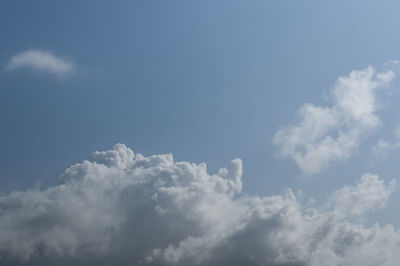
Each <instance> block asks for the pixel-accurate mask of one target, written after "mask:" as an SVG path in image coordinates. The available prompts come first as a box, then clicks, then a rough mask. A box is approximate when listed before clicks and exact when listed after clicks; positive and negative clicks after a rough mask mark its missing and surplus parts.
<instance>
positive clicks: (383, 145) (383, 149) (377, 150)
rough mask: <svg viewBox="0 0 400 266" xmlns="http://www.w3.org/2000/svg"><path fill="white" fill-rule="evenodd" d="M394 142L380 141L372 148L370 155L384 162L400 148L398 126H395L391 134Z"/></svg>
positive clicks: (399, 127) (399, 128) (399, 129)
mask: <svg viewBox="0 0 400 266" xmlns="http://www.w3.org/2000/svg"><path fill="white" fill-rule="evenodd" d="M393 135H394V140H393V141H387V140H385V139H380V140H378V142H377V143H376V144H375V145H374V146H373V147H372V149H371V155H372V156H373V157H374V159H378V160H384V159H386V158H387V157H388V156H389V153H390V152H392V151H394V150H397V149H399V148H400V126H397V128H396V129H395V131H394V132H393Z"/></svg>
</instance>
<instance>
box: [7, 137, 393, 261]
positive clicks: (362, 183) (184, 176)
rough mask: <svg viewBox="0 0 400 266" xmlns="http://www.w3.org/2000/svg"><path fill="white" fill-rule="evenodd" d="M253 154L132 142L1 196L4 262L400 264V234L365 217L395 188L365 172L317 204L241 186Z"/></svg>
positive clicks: (284, 194)
mask: <svg viewBox="0 0 400 266" xmlns="http://www.w3.org/2000/svg"><path fill="white" fill-rule="evenodd" d="M241 175H242V162H241V160H240V159H235V160H233V161H231V162H230V163H229V164H228V165H227V166H226V167H225V168H222V169H221V170H220V171H219V172H218V174H215V175H210V174H208V173H207V170H206V165H205V164H193V163H189V162H174V160H173V157H172V155H170V154H166V155H153V156H149V157H144V156H142V155H140V154H134V153H133V151H132V150H130V149H128V148H127V147H125V146H124V145H122V144H118V145H115V146H114V148H113V149H112V150H110V151H105V152H95V153H93V154H92V156H91V157H90V159H89V160H87V161H83V162H82V163H79V164H75V165H72V166H71V167H69V168H68V169H67V170H66V171H65V173H64V174H63V176H62V177H61V180H60V184H59V185H57V186H55V187H52V188H49V189H46V190H43V191H38V190H30V191H26V192H14V193H11V194H7V195H3V196H1V197H0V265H41V266H44V265H96V266H98V265H182V266H183V265H185V266H186V265H204V266H205V265H210V266H223V265H229V266H232V265H255V266H256V265H263V266H265V265H267V266H278V265H284V266H300V265H301V266H305V265H310V266H321V265H324V266H338V265H352V266H372V265H383V266H397V265H398V262H399V261H400V252H399V251H400V233H399V232H398V231H396V230H394V229H393V227H392V226H390V225H388V226H383V227H381V226H379V225H374V226H372V227H365V226H364V225H362V224H359V223H357V222H355V221H357V220H359V219H358V218H359V217H360V216H362V215H363V214H365V213H366V212H369V211H372V210H374V209H376V208H380V207H382V206H383V205H384V203H385V201H386V200H387V198H388V197H389V196H390V194H391V193H392V191H393V190H394V188H395V183H393V182H392V183H390V184H385V183H384V182H383V181H382V180H381V179H379V178H378V177H377V176H376V175H372V174H365V175H363V176H362V177H361V179H360V180H359V181H358V182H357V183H356V185H355V186H346V187H344V188H342V189H340V190H338V191H336V192H334V193H333V194H332V196H331V198H330V199H329V200H328V201H327V203H326V204H323V205H322V206H321V207H318V208H310V207H309V206H307V205H305V204H302V203H301V202H300V201H298V200H297V199H296V197H295V195H294V194H293V193H292V191H291V190H290V189H288V190H287V191H286V192H284V193H283V194H282V195H278V196H271V197H264V198H260V197H251V196H244V195H241V194H240V193H241V187H242V181H241Z"/></svg>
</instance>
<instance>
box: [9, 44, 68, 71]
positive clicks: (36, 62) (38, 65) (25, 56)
mask: <svg viewBox="0 0 400 266" xmlns="http://www.w3.org/2000/svg"><path fill="white" fill-rule="evenodd" d="M19 68H29V69H32V70H34V71H40V72H46V73H50V74H54V75H57V76H66V75H69V74H71V73H72V72H73V71H74V65H73V64H72V63H71V62H70V61H68V60H66V59H63V58H61V57H58V56H55V55H54V54H53V53H51V52H48V51H41V50H34V49H31V50H27V51H23V52H21V53H18V54H16V55H14V56H13V57H12V58H11V59H10V60H9V61H8V63H7V65H6V69H8V70H14V69H19Z"/></svg>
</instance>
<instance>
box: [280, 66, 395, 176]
mask: <svg viewBox="0 0 400 266" xmlns="http://www.w3.org/2000/svg"><path fill="white" fill-rule="evenodd" d="M393 78H394V72H392V71H388V72H385V73H376V72H375V70H374V69H373V68H372V67H368V68H366V69H363V70H354V71H352V72H351V73H350V75H349V76H346V77H339V79H338V80H337V82H336V84H335V86H334V87H333V88H332V90H331V98H332V100H333V104H332V105H331V106H325V107H320V106H315V105H313V104H310V103H307V104H304V105H303V106H302V107H301V108H300V111H299V113H298V117H297V121H296V122H295V123H293V124H291V125H289V126H286V127H283V128H282V129H280V130H279V131H278V132H277V133H276V134H275V137H274V144H275V146H276V147H277V148H278V151H279V154H280V155H281V156H283V157H289V158H292V159H293V160H294V161H295V162H296V164H297V165H298V167H299V168H300V169H301V170H302V171H303V172H304V173H306V174H315V173H318V172H320V171H321V170H322V169H323V168H325V167H327V166H329V165H330V164H332V163H334V162H338V161H342V160H346V159H348V158H349V157H350V156H351V155H352V154H353V153H354V152H355V150H356V149H357V147H358V146H359V144H360V141H361V140H362V138H363V137H364V136H366V135H367V134H369V133H370V132H372V131H373V130H374V129H376V128H377V127H378V126H379V125H380V124H381V122H380V120H379V118H378V117H377V116H376V114H375V112H376V110H377V109H378V103H377V100H376V97H375V92H376V90H377V89H379V88H382V87H386V86H388V84H389V83H390V81H391V80H392V79H393Z"/></svg>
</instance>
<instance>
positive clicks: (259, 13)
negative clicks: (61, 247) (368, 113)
mask: <svg viewBox="0 0 400 266" xmlns="http://www.w3.org/2000/svg"><path fill="white" fill-rule="evenodd" d="M1 5H2V8H1V9H0V10H1V11H0V12H1V16H0V19H1V23H0V32H1V33H2V36H3V38H2V39H3V41H2V42H1V44H0V51H1V55H0V62H1V63H2V64H3V65H6V64H7V62H8V60H10V58H11V57H12V56H13V55H15V54H17V53H19V52H22V51H26V50H29V49H38V50H42V51H50V52H52V53H53V54H54V55H56V56H60V57H63V58H66V59H68V60H70V61H72V62H73V64H74V67H75V68H76V71H75V73H73V74H72V75H71V76H69V77H63V78H60V77H58V76H55V75H52V74H48V73H35V72H32V71H29V69H18V70H15V71H6V70H4V69H3V71H1V73H0V86H1V90H0V93H1V97H0V99H1V105H0V106H1V107H0V108H1V109H0V114H1V121H2V129H3V130H2V131H1V133H0V134H1V138H0V139H1V142H0V144H1V147H2V151H3V152H2V154H1V165H0V176H1V183H2V184H3V185H4V186H6V187H7V186H9V187H10V186H11V187H15V186H17V187H26V186H27V184H29V185H31V184H33V183H36V182H41V183H44V184H47V183H54V182H56V181H55V180H56V177H57V176H58V175H59V174H60V173H62V171H63V170H64V169H65V167H66V166H68V165H70V164H71V163H74V162H76V161H80V160H82V159H84V158H86V157H87V155H88V154H90V153H91V152H92V151H93V150H102V149H107V148H109V147H111V146H112V145H113V144H115V143H119V142H121V143H125V144H126V145H128V146H129V147H131V148H133V149H134V150H135V151H138V152H140V153H143V154H152V153H173V154H174V156H175V158H176V159H177V160H188V161H194V162H206V163H207V164H208V167H209V169H210V171H211V172H215V171H216V170H217V169H218V167H219V166H220V165H224V164H226V163H227V162H228V161H229V160H230V159H232V158H236V157H239V158H242V159H243V161H244V169H245V172H244V178H245V179H246V182H245V191H247V192H248V193H251V194H254V193H256V194H261V195H264V194H270V193H275V192H279V191H282V190H283V189H284V188H286V187H294V188H295V189H300V188H301V189H303V190H307V191H309V192H310V193H311V194H315V193H319V191H325V190H331V189H332V188H336V187H338V186H341V185H342V184H344V183H346V182H348V180H353V179H354V178H356V177H358V176H360V174H362V173H363V172H365V171H366V170H368V171H374V172H377V173H378V174H379V173H380V172H382V173H383V174H385V177H387V178H393V177H395V174H394V173H395V171H396V170H397V168H396V165H385V168H387V167H388V168H389V169H390V171H386V169H381V168H382V167H381V165H375V168H370V165H369V164H368V163H367V162H366V160H367V159H365V158H362V157H364V156H362V157H361V158H360V156H358V157H357V156H354V157H352V158H350V162H342V163H341V164H339V166H338V165H335V166H338V167H330V168H328V169H325V170H324V171H323V172H321V173H319V174H318V175H315V176H314V177H312V178H308V177H305V176H304V175H303V174H302V173H301V171H299V169H298V168H297V167H296V165H295V164H294V163H293V162H292V161H290V160H287V159H283V160H282V159H281V158H278V157H277V156H276V150H275V147H274V146H273V144H272V139H273V136H274V134H275V133H276V131H277V130H278V129H279V127H280V126H283V125H286V124H288V123H289V122H290V121H292V120H293V119H294V117H295V114H296V111H297V110H298V109H299V108H300V106H301V105H303V104H304V103H306V102H309V103H313V104H316V105H327V104H328V103H327V101H326V100H325V99H324V94H326V93H328V92H329V89H330V88H331V87H332V86H333V85H334V84H335V82H336V80H337V78H338V77H339V76H341V75H347V74H349V73H350V72H351V71H352V70H354V69H363V68H366V67H367V66H368V65H372V66H374V67H375V68H376V69H383V65H384V63H385V62H386V61H387V60H391V59H396V58H397V56H398V47H399V42H400V37H398V36H397V34H395V33H396V32H397V31H398V28H399V25H400V24H399V23H398V16H397V13H396V10H397V9H396V7H397V6H398V5H399V4H398V3H396V2H395V1H392V2H390V1H387V2H385V4H383V3H378V2H376V1H339V2H338V1H327V2H324V3H319V2H317V1H296V2H295V1H251V2H246V3H245V2H243V1H218V2H215V1H202V2H187V1H168V2H166V1H155V2H145V1H120V2H118V3H114V4H112V5H110V4H109V3H108V2H106V1H92V2H91V1H88V2H85V3H81V2H78V1H75V2H72V3H63V2H54V1H43V2H40V4H39V3H27V2H23V1H5V2H3V3H2V4H1ZM396 97H397V95H396V94H394V95H392V96H391V98H396ZM393 100H395V99H393ZM394 105H395V101H390V103H389V107H387V108H385V109H383V110H381V112H385V111H387V113H386V115H387V116H388V119H389V121H385V124H389V125H388V128H386V127H385V130H388V131H390V130H392V128H391V127H390V126H392V127H393V125H391V124H395V123H397V121H396V117H395V115H394V114H395V106H394ZM390 108H392V109H390ZM389 109H390V112H388V110H389ZM380 133H382V132H380ZM363 148H364V146H362V147H361V149H362V150H363ZM368 148H370V147H367V146H366V147H365V151H362V152H360V153H359V155H363V154H365V152H368ZM389 159H390V158H389ZM322 194H324V192H322Z"/></svg>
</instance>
